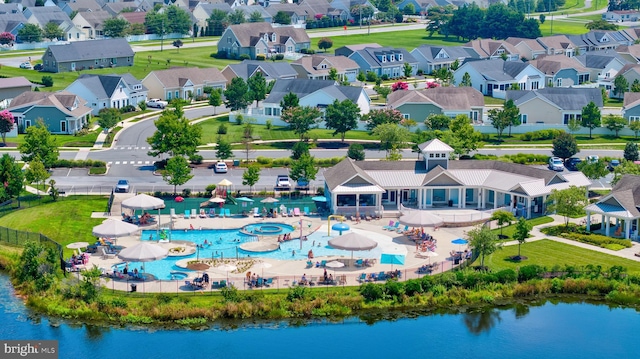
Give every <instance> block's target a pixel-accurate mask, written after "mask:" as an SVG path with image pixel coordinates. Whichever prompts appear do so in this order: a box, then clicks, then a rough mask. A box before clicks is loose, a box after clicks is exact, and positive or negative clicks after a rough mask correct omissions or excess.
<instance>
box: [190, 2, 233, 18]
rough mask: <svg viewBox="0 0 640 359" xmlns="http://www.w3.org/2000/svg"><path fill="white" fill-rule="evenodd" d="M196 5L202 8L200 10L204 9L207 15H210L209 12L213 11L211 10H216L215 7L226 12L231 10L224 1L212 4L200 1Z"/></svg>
mask: <svg viewBox="0 0 640 359" xmlns="http://www.w3.org/2000/svg"><path fill="white" fill-rule="evenodd" d="M197 7H201V8H202V10H204V11H205V13H206V14H207V15H209V16H211V14H212V13H213V10H216V9H217V10H222V11H224V12H227V13H229V12H231V11H232V10H231V6H229V4H227V3H225V2H223V3H214V4H211V3H202V2H201V3H199V4H198V5H197Z"/></svg>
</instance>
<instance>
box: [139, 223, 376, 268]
mask: <svg viewBox="0 0 640 359" xmlns="http://www.w3.org/2000/svg"><path fill="white" fill-rule="evenodd" d="M267 225H273V224H270V223H264V224H260V226H267ZM277 225H279V226H281V227H282V229H281V230H282V231H287V230H289V232H291V231H293V230H294V227H293V226H291V225H288V224H282V223H278V224H277ZM256 226H257V225H256ZM289 232H285V233H289ZM308 232H309V230H308V229H307V228H304V232H303V234H304V235H306V237H307V240H306V241H302V249H301V247H300V241H299V240H298V239H294V240H291V241H287V242H283V243H281V244H280V249H278V250H275V251H272V252H262V253H256V252H248V251H244V250H242V249H240V245H241V244H243V243H246V242H249V241H255V240H256V237H255V236H250V235H246V234H243V233H241V232H240V230H239V229H203V230H193V231H191V230H190V231H180V230H174V231H171V234H170V237H171V239H172V240H181V241H190V242H193V243H195V244H196V245H203V246H204V247H203V248H199V249H198V251H197V253H195V254H192V255H188V256H182V257H167V258H165V259H163V260H160V261H155V262H149V263H144V271H145V272H146V273H150V274H153V275H154V276H155V277H156V278H157V279H161V280H169V279H172V278H171V271H181V270H184V269H182V268H180V267H177V266H176V265H175V263H176V261H178V260H181V259H185V258H189V259H192V258H194V259H195V258H212V259H214V258H247V257H252V258H271V259H279V260H306V259H307V254H308V253H309V250H313V254H314V257H324V256H345V257H350V256H351V252H350V251H344V250H338V249H333V248H331V247H330V246H329V245H328V242H329V240H330V239H331V238H333V237H335V236H337V235H338V233H337V232H335V231H332V232H331V235H330V236H329V235H327V232H326V229H325V230H323V228H321V229H319V230H317V231H315V232H313V233H311V234H308ZM299 235H300V233H299V230H298V231H297V232H295V233H292V236H299ZM150 236H153V237H154V238H155V236H156V231H154V230H145V231H142V237H141V238H142V239H143V240H148V239H149V237H150ZM205 239H206V240H207V242H208V245H204V241H205ZM381 253H382V249H381V248H374V249H372V250H370V251H360V252H354V254H353V256H354V258H380V255H381ZM142 265H143V264H142V263H135V262H134V263H130V264H129V270H133V269H134V268H142Z"/></svg>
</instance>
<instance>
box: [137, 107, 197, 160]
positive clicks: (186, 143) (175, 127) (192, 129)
mask: <svg viewBox="0 0 640 359" xmlns="http://www.w3.org/2000/svg"><path fill="white" fill-rule="evenodd" d="M154 123H155V125H156V131H155V132H154V133H153V136H151V137H149V138H147V143H148V144H149V145H150V147H151V150H150V151H149V152H147V153H148V154H149V156H153V157H155V156H158V155H160V154H163V153H167V154H169V155H170V156H187V157H190V156H192V155H194V154H195V153H196V152H197V151H198V145H199V144H200V139H201V137H202V127H201V126H200V125H198V124H194V125H192V124H190V123H189V120H187V119H186V118H184V117H178V116H177V114H176V113H175V111H170V110H164V111H163V112H162V114H161V115H160V117H159V118H158V119H157V120H156V121H155V122H154Z"/></svg>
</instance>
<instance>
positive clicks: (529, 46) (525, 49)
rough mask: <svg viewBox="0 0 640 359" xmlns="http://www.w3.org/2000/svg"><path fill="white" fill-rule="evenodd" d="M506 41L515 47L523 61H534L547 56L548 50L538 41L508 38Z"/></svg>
mask: <svg viewBox="0 0 640 359" xmlns="http://www.w3.org/2000/svg"><path fill="white" fill-rule="evenodd" d="M504 41H506V42H508V43H509V44H511V45H513V47H515V48H516V50H517V51H518V53H519V54H520V57H521V58H523V59H527V60H532V59H535V58H537V57H538V56H541V55H546V54H547V50H546V49H545V48H544V47H543V46H542V44H540V43H539V42H538V41H537V40H536V39H525V38H520V37H508V38H507V39H506V40H504Z"/></svg>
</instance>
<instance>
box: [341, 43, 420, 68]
mask: <svg viewBox="0 0 640 359" xmlns="http://www.w3.org/2000/svg"><path fill="white" fill-rule="evenodd" d="M356 53H358V54H359V55H360V56H362V58H363V59H364V61H366V62H367V63H368V64H369V65H371V66H372V67H385V66H391V65H394V64H398V63H400V64H404V63H405V62H408V63H416V62H417V61H416V59H415V57H413V55H411V54H410V53H409V52H408V51H407V50H406V49H405V48H393V47H379V48H376V47H365V48H364V49H362V50H358V51H356ZM392 54H402V60H398V58H397V57H395V60H394V61H385V62H382V60H380V59H379V58H378V56H386V55H392ZM351 56H353V54H351V55H350V56H349V57H351Z"/></svg>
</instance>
